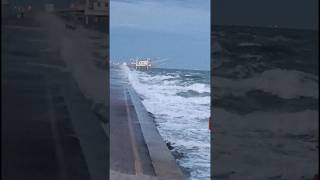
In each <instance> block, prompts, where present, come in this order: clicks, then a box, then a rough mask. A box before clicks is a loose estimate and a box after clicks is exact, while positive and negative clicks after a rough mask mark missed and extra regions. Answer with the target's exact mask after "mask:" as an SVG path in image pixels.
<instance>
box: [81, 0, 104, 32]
mask: <svg viewBox="0 0 320 180" xmlns="http://www.w3.org/2000/svg"><path fill="white" fill-rule="evenodd" d="M84 15H85V24H86V25H92V24H93V25H98V26H99V25H102V26H103V25H104V26H105V27H107V26H108V25H107V24H108V23H109V21H108V19H109V17H108V16H109V3H108V0H86V4H85V9H84Z"/></svg>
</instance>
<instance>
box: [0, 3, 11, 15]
mask: <svg viewBox="0 0 320 180" xmlns="http://www.w3.org/2000/svg"><path fill="white" fill-rule="evenodd" d="M8 14H9V0H1V18H4V17H7V16H8Z"/></svg>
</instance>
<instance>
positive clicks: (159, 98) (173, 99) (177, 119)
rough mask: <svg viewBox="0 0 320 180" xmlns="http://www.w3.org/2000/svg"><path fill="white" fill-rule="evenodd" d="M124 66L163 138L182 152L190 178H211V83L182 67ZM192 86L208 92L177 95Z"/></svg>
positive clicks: (184, 164)
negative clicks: (154, 69) (149, 68)
mask: <svg viewBox="0 0 320 180" xmlns="http://www.w3.org/2000/svg"><path fill="white" fill-rule="evenodd" d="M121 68H122V70H123V72H125V73H124V74H125V75H126V77H127V78H128V80H129V82H130V84H131V85H132V86H133V88H134V89H135V90H136V91H137V93H138V94H139V95H140V96H141V98H142V99H143V100H142V103H143V104H144V106H145V107H146V109H147V110H148V111H149V112H151V113H152V114H153V115H154V117H155V121H156V123H157V125H158V130H159V132H160V134H161V136H162V137H163V139H164V140H165V141H166V142H170V144H171V145H172V146H173V147H174V149H173V150H174V151H177V152H178V153H180V154H182V157H181V158H179V159H178V160H177V161H178V163H179V164H180V165H181V166H182V167H183V168H184V169H186V170H187V171H188V172H189V173H190V179H192V180H198V179H209V177H210V132H209V130H208V118H209V116H210V85H209V84H205V83H199V82H197V81H193V80H192V78H191V77H192V76H193V75H195V74H196V73H197V72H185V73H186V74H187V76H185V75H186V74H185V75H183V76H182V75H181V74H183V73H182V72H181V71H176V72H172V71H170V72H166V70H163V71H161V72H156V73H152V74H151V73H148V72H142V71H136V70H131V69H129V68H128V67H127V66H124V65H123V66H122V67H121ZM183 77H184V78H183ZM186 77H187V78H186ZM208 82H209V81H208ZM189 90H192V91H194V92H198V93H204V92H205V93H207V96H201V97H198V96H186V97H184V96H179V95H177V94H178V93H181V92H186V91H189Z"/></svg>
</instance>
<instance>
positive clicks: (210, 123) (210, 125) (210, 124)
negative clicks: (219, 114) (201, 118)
mask: <svg viewBox="0 0 320 180" xmlns="http://www.w3.org/2000/svg"><path fill="white" fill-rule="evenodd" d="M212 128H213V127H212V121H211V117H209V129H210V130H212Z"/></svg>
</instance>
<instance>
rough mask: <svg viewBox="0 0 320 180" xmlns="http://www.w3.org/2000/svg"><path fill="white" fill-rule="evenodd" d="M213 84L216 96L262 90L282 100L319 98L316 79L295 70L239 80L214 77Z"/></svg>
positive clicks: (276, 71)
mask: <svg viewBox="0 0 320 180" xmlns="http://www.w3.org/2000/svg"><path fill="white" fill-rule="evenodd" d="M213 82H215V83H214V84H213V85H214V88H215V92H216V93H217V95H218V96H223V95H228V94H232V95H235V96H244V95H245V94H246V93H247V92H248V91H252V90H262V91H265V92H269V93H272V94H274V95H277V96H279V97H281V98H284V99H291V98H297V97H312V98H318V97H319V93H318V91H317V89H318V77H316V76H314V75H311V74H308V73H304V72H301V71H296V70H284V69H271V70H267V71H264V72H262V73H261V74H260V75H256V76H254V77H251V78H247V79H240V80H232V79H228V78H221V77H215V78H214V80H213Z"/></svg>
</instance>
